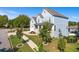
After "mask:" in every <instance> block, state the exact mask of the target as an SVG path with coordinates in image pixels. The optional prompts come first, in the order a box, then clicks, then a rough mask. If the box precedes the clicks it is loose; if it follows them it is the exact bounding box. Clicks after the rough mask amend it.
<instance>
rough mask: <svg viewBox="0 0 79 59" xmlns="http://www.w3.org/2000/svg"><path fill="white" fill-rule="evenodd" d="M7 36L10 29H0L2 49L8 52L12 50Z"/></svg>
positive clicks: (0, 45) (0, 46)
mask: <svg viewBox="0 0 79 59" xmlns="http://www.w3.org/2000/svg"><path fill="white" fill-rule="evenodd" d="M7 34H8V29H0V42H1V44H0V49H5V50H8V49H9V48H11V47H10V43H9V40H8V35H7Z"/></svg>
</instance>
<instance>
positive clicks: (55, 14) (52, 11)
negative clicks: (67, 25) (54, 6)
mask: <svg viewBox="0 0 79 59" xmlns="http://www.w3.org/2000/svg"><path fill="white" fill-rule="evenodd" d="M44 9H45V10H47V11H48V12H49V13H50V14H51V15H53V16H56V17H61V18H65V19H68V17H66V16H64V15H63V14H60V13H58V12H56V11H55V10H51V9H48V8H44Z"/></svg>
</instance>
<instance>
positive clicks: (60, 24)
mask: <svg viewBox="0 0 79 59" xmlns="http://www.w3.org/2000/svg"><path fill="white" fill-rule="evenodd" d="M54 25H55V26H56V30H55V31H54V36H55V37H58V36H59V29H60V30H61V32H62V35H63V36H68V20H67V19H64V18H60V17H54Z"/></svg>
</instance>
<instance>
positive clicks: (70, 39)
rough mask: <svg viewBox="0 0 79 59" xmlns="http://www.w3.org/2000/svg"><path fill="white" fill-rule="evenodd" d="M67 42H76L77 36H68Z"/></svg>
mask: <svg viewBox="0 0 79 59" xmlns="http://www.w3.org/2000/svg"><path fill="white" fill-rule="evenodd" d="M67 42H68V43H75V42H77V38H76V36H69V37H68V38H67Z"/></svg>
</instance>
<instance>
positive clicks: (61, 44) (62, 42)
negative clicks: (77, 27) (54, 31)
mask: <svg viewBox="0 0 79 59" xmlns="http://www.w3.org/2000/svg"><path fill="white" fill-rule="evenodd" d="M65 46H66V42H65V39H64V38H63V37H60V38H59V41H58V49H59V50H60V51H61V52H64V49H65Z"/></svg>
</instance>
